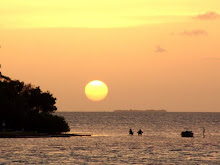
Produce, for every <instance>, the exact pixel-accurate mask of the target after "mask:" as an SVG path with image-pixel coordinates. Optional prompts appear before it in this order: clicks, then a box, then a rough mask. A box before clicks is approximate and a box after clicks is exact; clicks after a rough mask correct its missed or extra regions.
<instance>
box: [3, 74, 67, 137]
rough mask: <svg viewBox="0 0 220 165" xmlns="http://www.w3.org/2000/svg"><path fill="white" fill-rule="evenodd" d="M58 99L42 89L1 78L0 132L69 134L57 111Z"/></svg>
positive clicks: (63, 120)
mask: <svg viewBox="0 0 220 165" xmlns="http://www.w3.org/2000/svg"><path fill="white" fill-rule="evenodd" d="M55 103H56V98H55V97H53V95H52V94H51V93H50V92H49V91H47V92H43V91H41V89H40V87H35V86H33V85H31V84H25V83H24V82H21V81H19V80H11V78H9V77H7V76H3V75H2V76H1V77H0V131H18V130H23V131H36V132H41V133H60V132H68V131H69V126H68V123H67V122H66V121H65V119H64V118H63V117H61V116H57V115H54V114H53V113H54V112H55V111H56V110H57V107H56V106H55Z"/></svg>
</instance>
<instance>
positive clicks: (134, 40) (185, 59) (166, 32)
mask: <svg viewBox="0 0 220 165" xmlns="http://www.w3.org/2000/svg"><path fill="white" fill-rule="evenodd" d="M12 2H13V3H12ZM0 4H1V5H0V45H1V49H0V63H1V64H2V69H1V70H2V72H3V74H5V75H7V76H10V77H12V78H15V79H19V80H23V81H25V82H27V83H32V84H34V85H36V86H40V87H41V88H42V89H43V90H45V91H46V90H49V91H51V93H53V94H54V96H55V97H57V107H58V109H59V111H112V110H115V109H143V110H144V109H167V110H168V111H211V112H214V111H215V112H220V103H219V99H220V46H219V43H220V38H219V36H220V30H219V29H220V15H219V13H220V1H217V0H216V1H215V0H213V1H208V0H204V1H202V2H200V1H198V0H184V2H183V1H181V2H178V1H177V0H175V1H174V0H169V1H168V0H135V1H133V0H117V1H114V0H112V1H103V0H102V1H101V0H94V1H91V0H82V1H78V2H75V1H73V0H62V1H61V0H54V1H51V0H38V1H34V0H29V1H26V0H19V1H18V0H13V1H12V0H0ZM94 79H99V80H102V81H104V82H105V83H106V84H107V85H108V87H109V95H108V97H107V98H106V99H105V100H103V101H100V102H92V101H90V100H88V99H87V98H86V96H85V94H84V87H85V85H86V84H87V83H88V82H89V81H91V80H94Z"/></svg>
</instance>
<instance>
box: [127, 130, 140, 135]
mask: <svg viewBox="0 0 220 165" xmlns="http://www.w3.org/2000/svg"><path fill="white" fill-rule="evenodd" d="M137 133H138V135H142V133H143V131H142V130H141V129H140V130H139V131H137ZM129 134H130V135H134V132H133V131H132V129H130V130H129Z"/></svg>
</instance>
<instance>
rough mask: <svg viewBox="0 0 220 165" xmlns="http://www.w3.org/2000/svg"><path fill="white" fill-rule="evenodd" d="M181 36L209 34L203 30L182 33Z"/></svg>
mask: <svg viewBox="0 0 220 165" xmlns="http://www.w3.org/2000/svg"><path fill="white" fill-rule="evenodd" d="M180 35H183V36H201V35H207V32H206V31H205V30H202V29H196V30H191V31H188V30H185V31H183V32H182V33H180Z"/></svg>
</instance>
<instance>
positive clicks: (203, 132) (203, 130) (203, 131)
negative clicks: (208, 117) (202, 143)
mask: <svg viewBox="0 0 220 165" xmlns="http://www.w3.org/2000/svg"><path fill="white" fill-rule="evenodd" d="M202 134H203V138H205V128H204V127H202Z"/></svg>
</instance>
